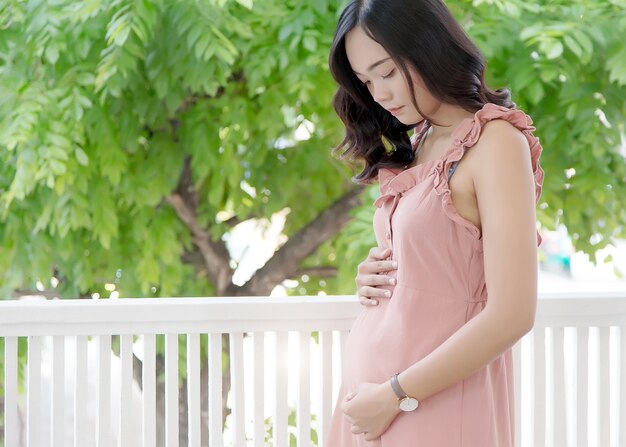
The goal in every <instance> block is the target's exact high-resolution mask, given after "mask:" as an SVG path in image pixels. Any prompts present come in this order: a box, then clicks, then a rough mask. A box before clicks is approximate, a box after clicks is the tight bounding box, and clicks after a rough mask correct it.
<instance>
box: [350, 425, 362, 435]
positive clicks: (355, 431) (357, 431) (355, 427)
mask: <svg viewBox="0 0 626 447" xmlns="http://www.w3.org/2000/svg"><path fill="white" fill-rule="evenodd" d="M350 431H351V432H352V434H354V435H358V434H361V433H365V430H363V429H362V428H361V427H359V426H358V425H356V424H352V426H351V427H350Z"/></svg>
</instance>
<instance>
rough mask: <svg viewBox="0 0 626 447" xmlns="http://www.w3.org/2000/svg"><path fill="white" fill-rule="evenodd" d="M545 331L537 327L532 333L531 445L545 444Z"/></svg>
mask: <svg viewBox="0 0 626 447" xmlns="http://www.w3.org/2000/svg"><path fill="white" fill-rule="evenodd" d="M545 336H546V330H545V328H543V327H537V328H535V330H534V331H533V340H534V343H533V346H534V353H533V359H534V379H535V381H534V386H533V390H534V399H533V402H534V406H533V429H534V430H533V431H534V436H533V437H534V443H533V445H536V446H542V445H545V443H546V425H545V421H546V345H545V342H546V340H545Z"/></svg>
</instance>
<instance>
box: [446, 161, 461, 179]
mask: <svg viewBox="0 0 626 447" xmlns="http://www.w3.org/2000/svg"><path fill="white" fill-rule="evenodd" d="M458 164H459V160H457V161H455V162H454V163H452V165H451V166H450V171H448V181H450V179H451V178H452V174H454V171H456V166H457V165H458Z"/></svg>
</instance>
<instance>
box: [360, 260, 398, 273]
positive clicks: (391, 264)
mask: <svg viewBox="0 0 626 447" xmlns="http://www.w3.org/2000/svg"><path fill="white" fill-rule="evenodd" d="M397 268H398V263H397V262H396V261H391V260H386V261H385V260H383V261H363V262H361V263H360V264H359V267H358V269H357V271H358V272H359V273H366V274H367V273H381V272H390V271H392V270H396V269H397Z"/></svg>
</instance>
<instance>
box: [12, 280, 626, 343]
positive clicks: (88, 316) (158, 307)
mask: <svg viewBox="0 0 626 447" xmlns="http://www.w3.org/2000/svg"><path fill="white" fill-rule="evenodd" d="M147 308H149V309H150V310H149V312H147V311H146V309H147ZM359 311H360V305H359V303H358V301H357V299H356V297H354V296H347V295H333V296H302V297H219V298H217V297H215V298H210V297H206V298H140V299H136V298H120V299H100V300H36V299H32V300H19V301H0V336H27V335H39V336H41V335H101V334H119V335H124V334H137V333H147V334H149V333H219V332H242V331H246V332H249V331H300V330H309V331H315V330H330V329H335V330H346V329H349V328H350V326H351V324H352V321H353V320H354V318H355V317H356V315H357V314H358V313H359ZM555 320H558V324H560V325H563V326H564V325H571V326H610V325H619V324H623V323H624V321H626V291H623V292H602V293H588V292H584V293H544V294H540V295H539V302H538V309H537V319H536V322H535V327H543V326H551V325H553V324H555Z"/></svg>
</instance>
